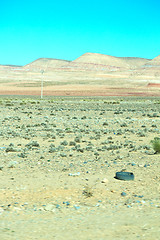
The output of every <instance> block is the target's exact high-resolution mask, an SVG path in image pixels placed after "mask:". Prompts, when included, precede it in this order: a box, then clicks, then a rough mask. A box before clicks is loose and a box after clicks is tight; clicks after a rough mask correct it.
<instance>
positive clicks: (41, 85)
mask: <svg viewBox="0 0 160 240" xmlns="http://www.w3.org/2000/svg"><path fill="white" fill-rule="evenodd" d="M41 73H42V76H41V99H42V98H43V73H44V70H42V71H41Z"/></svg>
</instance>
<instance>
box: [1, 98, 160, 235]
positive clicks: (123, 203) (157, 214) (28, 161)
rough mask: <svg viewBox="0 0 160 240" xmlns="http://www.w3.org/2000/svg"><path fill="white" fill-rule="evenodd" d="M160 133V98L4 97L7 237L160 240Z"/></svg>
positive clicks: (3, 231) (3, 183) (3, 199)
mask: <svg viewBox="0 0 160 240" xmlns="http://www.w3.org/2000/svg"><path fill="white" fill-rule="evenodd" d="M155 137H160V98H159V97H69V96H68V97H56V96H55V97H46V96H45V97H44V98H43V99H40V97H36V96H35V97H23V96H21V97H20V96H19V97H17V96H16V97H14V96H12V97H11V96H8V97H7V96H1V97H0V143H1V145H0V228H1V230H0V239H2V240H21V239H23V240H29V239H33V240H34V239H38V240H47V239H51V240H52V239H57V240H61V239H68V240H70V239H73V240H75V239H85V240H93V239H97V240H106V239H107V240H113V239H114V240H116V239H117V240H119V239H123V240H125V239H144V240H158V239H159V236H160V195H159V193H160V176H159V161H160V155H159V154H155V151H154V149H153V147H152V144H151V140H153V139H154V138H155ZM121 171H123V172H126V171H127V172H132V173H133V174H134V180H132V181H123V180H118V179H116V178H115V175H116V172H121Z"/></svg>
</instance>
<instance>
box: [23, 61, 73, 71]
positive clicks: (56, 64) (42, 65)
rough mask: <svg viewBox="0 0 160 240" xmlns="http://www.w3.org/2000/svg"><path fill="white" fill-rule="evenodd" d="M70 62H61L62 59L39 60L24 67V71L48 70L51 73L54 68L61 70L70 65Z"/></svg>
mask: <svg viewBox="0 0 160 240" xmlns="http://www.w3.org/2000/svg"><path fill="white" fill-rule="evenodd" d="M69 62H70V61H67V60H60V59H54V58H39V59H37V60H35V61H33V62H31V63H29V64H27V65H25V66H23V69H28V70H37V71H41V70H44V71H45V70H47V71H51V70H52V69H54V68H60V67H63V66H65V65H68V63H69Z"/></svg>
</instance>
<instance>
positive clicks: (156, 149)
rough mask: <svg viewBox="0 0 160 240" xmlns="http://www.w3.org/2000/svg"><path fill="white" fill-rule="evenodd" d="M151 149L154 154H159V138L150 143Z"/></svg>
mask: <svg viewBox="0 0 160 240" xmlns="http://www.w3.org/2000/svg"><path fill="white" fill-rule="evenodd" d="M151 143H152V147H153V149H154V151H155V152H156V153H160V138H158V137H155V138H154V140H152V141H151Z"/></svg>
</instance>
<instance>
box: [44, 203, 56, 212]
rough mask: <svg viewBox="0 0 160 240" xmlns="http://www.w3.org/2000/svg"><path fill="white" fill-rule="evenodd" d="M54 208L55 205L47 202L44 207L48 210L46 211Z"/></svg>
mask: <svg viewBox="0 0 160 240" xmlns="http://www.w3.org/2000/svg"><path fill="white" fill-rule="evenodd" d="M54 208H55V206H54V205H53V204H47V205H46V206H45V207H44V210H46V211H52V210H53V209H54Z"/></svg>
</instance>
